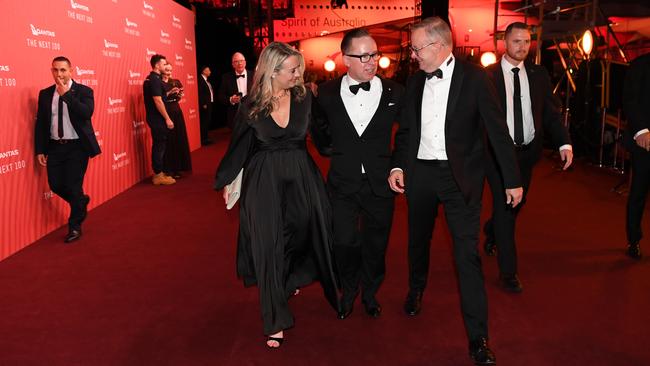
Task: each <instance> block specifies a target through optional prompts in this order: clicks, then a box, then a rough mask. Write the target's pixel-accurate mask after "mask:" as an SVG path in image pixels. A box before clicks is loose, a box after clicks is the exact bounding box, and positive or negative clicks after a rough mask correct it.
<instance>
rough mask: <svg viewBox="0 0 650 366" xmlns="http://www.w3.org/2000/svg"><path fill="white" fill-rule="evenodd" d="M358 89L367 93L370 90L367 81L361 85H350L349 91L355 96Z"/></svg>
mask: <svg viewBox="0 0 650 366" xmlns="http://www.w3.org/2000/svg"><path fill="white" fill-rule="evenodd" d="M359 89H363V90H365V91H369V90H370V82H369V81H364V82H363V83H359V84H357V85H350V91H351V92H352V94H354V95H356V94H357V93H358V92H359Z"/></svg>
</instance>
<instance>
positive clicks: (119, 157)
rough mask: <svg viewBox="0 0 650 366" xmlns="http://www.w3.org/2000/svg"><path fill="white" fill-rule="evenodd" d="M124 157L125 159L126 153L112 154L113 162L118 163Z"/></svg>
mask: <svg viewBox="0 0 650 366" xmlns="http://www.w3.org/2000/svg"><path fill="white" fill-rule="evenodd" d="M125 157H126V151H124V152H121V153H117V154H116V153H113V160H115V161H118V160H120V159H122V158H125Z"/></svg>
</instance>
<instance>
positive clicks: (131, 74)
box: [129, 70, 140, 79]
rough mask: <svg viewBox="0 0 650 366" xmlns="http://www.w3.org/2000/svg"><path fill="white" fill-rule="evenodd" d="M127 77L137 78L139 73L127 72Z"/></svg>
mask: <svg viewBox="0 0 650 366" xmlns="http://www.w3.org/2000/svg"><path fill="white" fill-rule="evenodd" d="M129 77H130V78H132V79H133V78H139V77H140V73H139V72H133V71H131V70H129Z"/></svg>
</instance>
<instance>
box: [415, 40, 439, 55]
mask: <svg viewBox="0 0 650 366" xmlns="http://www.w3.org/2000/svg"><path fill="white" fill-rule="evenodd" d="M436 43H440V42H438V41H436V42H431V43H429V44H425V45H424V46H422V47H420V48H415V47H413V46H409V48H410V49H411V51H413V53H415V55H416V56H418V57H420V51H422V50H423V49H425V48H427V47H429V46H431V45H433V44H436Z"/></svg>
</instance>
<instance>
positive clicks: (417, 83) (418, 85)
mask: <svg viewBox="0 0 650 366" xmlns="http://www.w3.org/2000/svg"><path fill="white" fill-rule="evenodd" d="M425 81H426V76H425V75H424V71H418V73H417V74H415V80H414V83H413V84H414V88H415V95H414V98H415V110H414V111H413V113H415V117H416V118H415V123H416V124H415V133H416V136H417V141H418V143H419V141H420V133H421V132H422V95H423V94H424V82H425Z"/></svg>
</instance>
